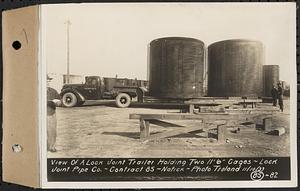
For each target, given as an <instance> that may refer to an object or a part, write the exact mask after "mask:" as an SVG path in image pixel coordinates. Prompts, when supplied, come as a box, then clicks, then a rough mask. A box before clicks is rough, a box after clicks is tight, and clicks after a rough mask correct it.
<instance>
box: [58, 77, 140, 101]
mask: <svg viewBox="0 0 300 191" xmlns="http://www.w3.org/2000/svg"><path fill="white" fill-rule="evenodd" d="M123 81H124V82H126V81H132V79H119V78H101V77H99V76H86V77H85V83H83V84H66V85H64V86H63V88H62V90H61V93H60V94H61V97H62V103H63V105H64V106H65V107H74V106H80V105H82V104H83V103H84V102H85V101H86V100H100V99H115V101H116V105H117V106H118V107H128V106H129V105H130V103H131V100H132V98H135V97H138V100H139V101H141V100H142V98H143V95H144V90H143V88H141V87H138V86H137V85H128V84H126V83H123ZM120 82H122V83H120Z"/></svg>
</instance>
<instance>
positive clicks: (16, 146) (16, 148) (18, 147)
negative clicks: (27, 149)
mask: <svg viewBox="0 0 300 191" xmlns="http://www.w3.org/2000/svg"><path fill="white" fill-rule="evenodd" d="M12 150H13V152H15V153H19V152H22V151H23V148H22V146H21V145H20V144H13V146H12Z"/></svg>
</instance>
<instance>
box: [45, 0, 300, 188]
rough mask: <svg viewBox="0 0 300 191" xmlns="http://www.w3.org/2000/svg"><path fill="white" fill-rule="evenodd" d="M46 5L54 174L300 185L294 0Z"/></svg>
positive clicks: (50, 172) (49, 154) (49, 170)
mask: <svg viewBox="0 0 300 191" xmlns="http://www.w3.org/2000/svg"><path fill="white" fill-rule="evenodd" d="M41 10H42V11H41V15H40V17H41V29H40V31H41V32H40V34H41V35H40V39H41V55H42V56H41V61H42V64H43V66H44V68H45V76H43V78H44V82H45V83H46V85H45V89H44V90H43V91H44V92H45V96H46V97H47V98H46V99H45V100H46V101H45V102H47V103H43V104H45V105H46V108H47V117H45V121H46V122H45V124H46V127H45V128H44V130H43V132H44V133H43V138H44V139H43V141H44V142H45V144H44V145H45V147H46V148H43V153H44V154H43V157H44V158H43V160H44V161H47V162H44V163H47V164H46V167H45V168H46V169H44V170H45V171H46V177H47V178H46V179H47V180H46V183H45V184H48V185H50V187H55V183H57V182H60V183H61V182H87V183H91V185H92V184H97V183H99V182H100V184H101V182H103V181H104V182H110V183H111V184H109V183H108V185H110V186H112V187H114V186H115V185H118V181H119V182H121V183H122V182H123V183H124V182H126V181H127V182H128V181H130V182H133V183H132V185H133V186H134V185H135V183H136V182H137V184H138V183H139V182H141V181H142V182H144V185H145V186H146V187H168V186H167V183H169V182H170V181H171V183H170V185H171V186H170V185H169V187H178V186H179V185H183V187H220V186H226V187H239V186H241V187H255V186H263V187H264V186H266V187H276V185H277V184H276V183H278V182H279V183H278V185H277V186H279V187H280V186H296V184H297V180H296V176H295V175H296V169H297V168H296V166H295V165H296V161H297V159H296V154H297V153H296V151H297V148H296V145H297V144H296V137H297V135H296V130H297V126H296V111H297V110H296V104H297V100H296V92H297V91H296V81H297V79H296V4H295V3H98V4H97V3H91V4H61V5H56V4H53V5H43V6H42V7H41ZM116 181H117V182H116ZM216 181H217V182H218V181H220V182H221V183H222V182H223V183H222V185H221V184H220V185H219V184H218V183H216ZM236 181H239V182H240V184H239V183H237V182H236ZM182 182H183V183H182ZM224 182H226V183H224ZM147 183H149V184H147ZM160 183H162V185H163V186H159V184H160ZM179 183H180V184H179ZM205 183H207V185H205ZM81 185H83V184H81ZM87 185H88V187H93V186H91V185H90V184H87ZM108 187H109V186H108Z"/></svg>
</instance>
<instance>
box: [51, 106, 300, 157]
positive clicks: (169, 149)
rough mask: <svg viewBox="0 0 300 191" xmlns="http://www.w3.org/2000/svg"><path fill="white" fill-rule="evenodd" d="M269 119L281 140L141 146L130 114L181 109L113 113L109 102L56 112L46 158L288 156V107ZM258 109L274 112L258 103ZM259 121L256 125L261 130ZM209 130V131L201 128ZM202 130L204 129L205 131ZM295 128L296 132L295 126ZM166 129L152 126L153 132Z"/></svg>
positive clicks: (231, 136) (245, 134) (191, 140)
mask: <svg viewBox="0 0 300 191" xmlns="http://www.w3.org/2000/svg"><path fill="white" fill-rule="evenodd" d="M288 105H289V103H288V101H285V111H284V112H283V113H282V112H275V113H273V114H272V124H273V126H272V128H276V127H284V128H285V130H286V133H285V134H284V135H281V136H275V135H270V134H267V133H266V132H264V131H262V130H252V131H241V132H240V133H233V132H231V130H230V128H228V129H227V142H226V143H219V142H217V141H216V139H215V138H207V137H206V136H205V135H203V133H198V134H197V133H195V134H182V135H178V136H175V137H171V138H163V139H159V140H150V141H142V140H140V139H139V133H140V128H139V121H138V120H132V119H129V114H130V113H176V112H179V109H157V108H156V109H154V108H144V107H141V106H135V107H131V108H122V109H121V108H116V107H115V106H114V104H109V103H108V102H101V101H100V102H99V101H98V102H89V103H87V104H85V105H84V106H82V107H74V108H62V107H60V108H57V124H58V125H57V142H56V148H57V152H55V153H51V152H48V157H66V158H68V157H101V158H105V157H126V158H130V157H271V156H289V155H290V151H289V144H290V142H289V132H290V131H289V117H290V115H289V112H288V111H289V108H288ZM258 107H259V108H272V106H271V105H270V104H260V105H258ZM170 122H174V123H176V124H179V125H185V126H190V125H196V124H199V123H201V122H200V121H196V120H195V121H170ZM261 124H262V121H258V125H257V126H259V125H261ZM205 128H209V127H205ZM205 128H204V130H205ZM294 128H296V127H294ZM166 129H167V128H164V127H160V126H156V125H151V133H157V132H162V131H165V130H166Z"/></svg>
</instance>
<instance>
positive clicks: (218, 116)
mask: <svg viewBox="0 0 300 191" xmlns="http://www.w3.org/2000/svg"><path fill="white" fill-rule="evenodd" d="M260 115H263V114H248V113H245V114H244V113H243V114H239V113H233V114H229V113H198V114H186V113H176V114H129V119H140V118H143V119H145V120H147V119H148V120H150V119H158V120H244V119H251V118H253V117H259V116H260Z"/></svg>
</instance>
